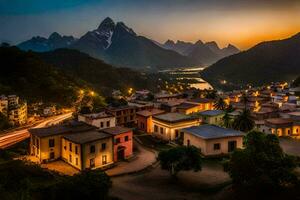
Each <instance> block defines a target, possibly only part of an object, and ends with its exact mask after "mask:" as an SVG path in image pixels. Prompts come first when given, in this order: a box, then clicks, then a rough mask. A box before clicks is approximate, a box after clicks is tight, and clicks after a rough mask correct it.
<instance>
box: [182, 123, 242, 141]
mask: <svg viewBox="0 0 300 200" xmlns="http://www.w3.org/2000/svg"><path fill="white" fill-rule="evenodd" d="M182 130H183V131H184V132H185V133H189V134H193V135H195V136H197V137H200V138H203V139H216V138H224V137H235V136H244V135H245V133H243V132H240V131H236V130H233V129H227V128H222V127H219V126H215V125H201V126H192V127H189V128H184V129H182Z"/></svg>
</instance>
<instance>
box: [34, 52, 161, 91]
mask: <svg viewBox="0 0 300 200" xmlns="http://www.w3.org/2000/svg"><path fill="white" fill-rule="evenodd" d="M38 56H39V57H40V58H41V59H42V60H43V61H44V62H46V63H48V64H51V65H53V66H55V67H57V68H59V69H60V70H62V71H63V72H65V73H66V74H69V75H72V76H74V77H78V78H79V79H81V80H84V81H86V82H88V83H89V84H90V85H92V86H93V88H95V89H97V91H99V92H101V93H102V94H105V95H110V94H111V92H112V90H113V89H118V90H122V91H127V90H128V88H130V87H133V88H135V89H144V88H149V89H152V90H155V89H157V88H156V86H157V84H156V83H155V81H156V78H154V79H153V78H151V77H149V76H148V75H144V74H142V73H141V72H137V71H134V70H132V69H129V68H116V67H113V66H111V65H109V64H106V63H104V62H103V61H101V60H98V59H95V58H93V57H91V56H89V55H88V54H85V53H82V52H79V51H77V50H73V49H57V50H54V51H50V52H42V53H39V54H38Z"/></svg>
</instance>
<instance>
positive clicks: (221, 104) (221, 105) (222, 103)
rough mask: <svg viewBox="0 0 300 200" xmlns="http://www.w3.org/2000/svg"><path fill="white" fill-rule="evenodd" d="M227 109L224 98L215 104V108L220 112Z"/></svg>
mask: <svg viewBox="0 0 300 200" xmlns="http://www.w3.org/2000/svg"><path fill="white" fill-rule="evenodd" d="M226 107H227V104H226V103H225V101H224V99H223V98H222V97H219V98H218V99H217V101H216V102H215V103H214V108H216V109H218V110H225V109H226Z"/></svg>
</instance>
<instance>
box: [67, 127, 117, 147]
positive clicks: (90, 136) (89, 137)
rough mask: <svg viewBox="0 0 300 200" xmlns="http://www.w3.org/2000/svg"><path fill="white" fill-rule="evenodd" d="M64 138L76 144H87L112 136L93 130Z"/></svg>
mask: <svg viewBox="0 0 300 200" xmlns="http://www.w3.org/2000/svg"><path fill="white" fill-rule="evenodd" d="M63 137H64V138H65V139H67V140H69V141H71V142H74V143H76V144H85V143H89V142H93V141H97V140H101V139H104V138H109V137H112V136H111V135H110V134H107V133H103V132H99V131H97V130H91V131H87V132H82V133H73V134H67V135H65V136H63Z"/></svg>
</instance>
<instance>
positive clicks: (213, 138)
mask: <svg viewBox="0 0 300 200" xmlns="http://www.w3.org/2000/svg"><path fill="white" fill-rule="evenodd" d="M182 131H183V133H184V136H183V144H184V145H185V146H195V147H197V148H199V149H200V151H201V153H202V154H203V155H204V156H216V155H223V154H228V153H230V152H232V151H234V150H235V149H236V148H243V136H244V135H245V134H244V133H242V132H240V131H236V130H233V129H226V128H222V127H219V126H215V125H208V124H206V125H201V126H193V127H189V128H185V129H182Z"/></svg>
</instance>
